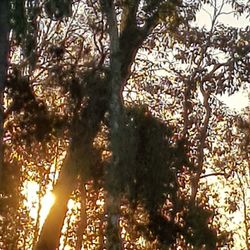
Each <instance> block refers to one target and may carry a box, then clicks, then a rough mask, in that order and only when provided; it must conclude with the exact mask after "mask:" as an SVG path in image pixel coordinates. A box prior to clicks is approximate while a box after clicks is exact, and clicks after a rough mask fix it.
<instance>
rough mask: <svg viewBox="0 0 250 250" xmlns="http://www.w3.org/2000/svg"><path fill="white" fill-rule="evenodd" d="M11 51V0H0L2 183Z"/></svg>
mask: <svg viewBox="0 0 250 250" xmlns="http://www.w3.org/2000/svg"><path fill="white" fill-rule="evenodd" d="M8 52H9V0H1V1H0V185H3V179H2V175H3V164H4V150H3V135H4V128H3V123H4V116H3V112H4V107H3V105H4V103H3V94H4V88H5V81H6V76H7V68H8Z"/></svg>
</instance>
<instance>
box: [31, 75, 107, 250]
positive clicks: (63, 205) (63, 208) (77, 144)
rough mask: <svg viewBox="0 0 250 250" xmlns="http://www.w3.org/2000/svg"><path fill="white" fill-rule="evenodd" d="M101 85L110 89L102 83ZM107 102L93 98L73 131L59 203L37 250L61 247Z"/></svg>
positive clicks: (56, 191)
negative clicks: (69, 209)
mask: <svg viewBox="0 0 250 250" xmlns="http://www.w3.org/2000/svg"><path fill="white" fill-rule="evenodd" d="M100 84H102V85H103V86H106V85H105V83H104V82H103V80H101V79H100ZM100 92H101V93H103V92H102V91H100ZM104 93H105V92H104ZM107 99H108V98H107ZM106 102H107V101H106V99H105V98H102V97H99V96H96V97H95V98H94V97H93V98H92V99H91V101H90V103H89V105H88V107H86V108H85V109H84V110H83V111H82V114H81V117H80V118H79V119H78V121H77V122H76V123H75V125H73V127H72V136H71V143H70V145H69V149H68V152H67V155H66V157H65V160H64V163H63V166H62V169H61V171H60V175H59V177H58V181H57V183H56V185H55V188H54V191H53V193H54V195H55V197H56V199H55V202H54V205H53V206H52V208H51V210H50V212H49V214H48V216H47V218H46V220H45V222H44V224H43V227H42V231H41V234H40V237H39V241H38V244H37V246H36V249H37V250H54V249H57V248H58V247H59V243H60V236H61V229H62V226H63V222H64V219H65V216H66V212H67V203H68V200H69V198H70V195H71V193H72V192H73V190H74V189H75V188H76V184H77V176H78V174H79V171H80V169H81V168H83V171H81V172H84V169H86V168H87V167H86V165H87V162H88V161H89V152H90V150H91V148H92V143H93V140H94V138H95V136H96V134H97V132H98V130H99V125H100V122H101V120H102V118H103V116H104V113H105V111H106V110H107V108H106ZM86 131H87V132H86ZM87 171H88V170H87V169H86V172H87Z"/></svg>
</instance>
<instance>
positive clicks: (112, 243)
mask: <svg viewBox="0 0 250 250" xmlns="http://www.w3.org/2000/svg"><path fill="white" fill-rule="evenodd" d="M110 2H111V1H110ZM105 9H106V14H107V20H108V25H109V37H110V69H111V99H110V104H109V110H110V129H111V149H112V158H113V159H112V163H111V166H110V168H109V170H108V171H109V173H108V175H107V178H106V185H107V187H108V190H107V191H108V194H107V200H106V210H107V215H108V221H107V223H108V224H107V229H106V237H107V242H106V248H107V249H108V250H109V249H110V250H119V249H122V246H121V240H120V233H119V231H120V230H119V218H120V199H119V191H120V184H121V183H119V181H116V177H117V175H116V174H117V173H118V172H119V170H121V169H122V168H121V161H122V159H121V158H122V150H123V148H122V145H123V143H122V140H123V139H124V138H123V136H122V133H123V132H124V131H122V127H123V122H122V120H123V119H122V118H123V114H122V113H123V111H122V101H121V95H120V88H121V85H122V77H121V59H120V44H119V35H118V24H117V19H116V18H117V17H116V12H115V6H114V4H113V3H110V4H106V6H105Z"/></svg>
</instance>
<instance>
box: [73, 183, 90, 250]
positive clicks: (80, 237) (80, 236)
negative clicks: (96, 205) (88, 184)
mask: <svg viewBox="0 0 250 250" xmlns="http://www.w3.org/2000/svg"><path fill="white" fill-rule="evenodd" d="M81 185H82V184H81ZM80 191H81V211H80V221H79V224H78V228H77V232H76V236H77V240H76V250H81V249H82V244H83V234H84V232H85V230H86V227H87V212H86V206H87V204H86V199H87V197H86V188H85V186H84V185H82V187H81V189H80Z"/></svg>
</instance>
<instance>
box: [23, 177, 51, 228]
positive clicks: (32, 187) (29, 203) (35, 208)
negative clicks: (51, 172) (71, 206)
mask: <svg viewBox="0 0 250 250" xmlns="http://www.w3.org/2000/svg"><path fill="white" fill-rule="evenodd" d="M23 195H24V196H25V198H26V200H25V202H24V205H25V206H26V207H27V208H28V209H29V211H30V217H31V218H33V219H34V220H37V218H38V216H39V219H40V227H41V226H42V225H43V223H44V221H45V219H46V217H47V215H48V213H49V210H50V208H51V207H52V205H53V203H54V202H55V196H54V195H53V194H52V192H50V191H48V192H47V193H46V194H45V195H44V196H43V197H40V198H39V184H38V183H37V182H35V181H25V183H24V188H23ZM39 204H40V205H41V210H40V211H39ZM38 213H39V214H38Z"/></svg>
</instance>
